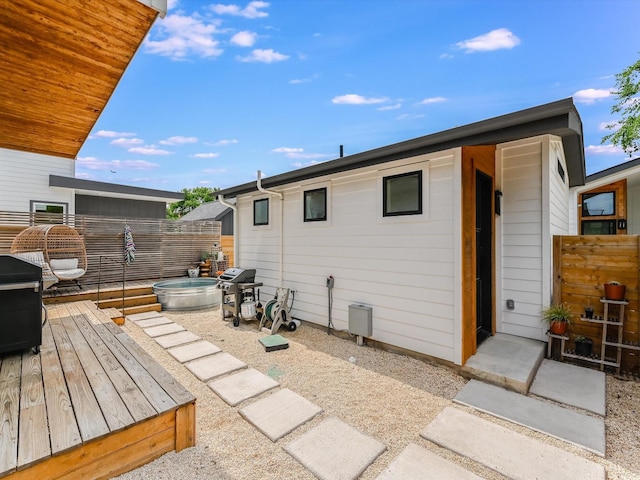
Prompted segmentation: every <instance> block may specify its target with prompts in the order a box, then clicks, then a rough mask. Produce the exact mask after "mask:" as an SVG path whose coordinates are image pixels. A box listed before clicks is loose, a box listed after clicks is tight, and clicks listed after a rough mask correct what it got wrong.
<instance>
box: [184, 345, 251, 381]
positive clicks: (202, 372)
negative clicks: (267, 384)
mask: <svg viewBox="0 0 640 480" xmlns="http://www.w3.org/2000/svg"><path fill="white" fill-rule="evenodd" d="M184 366H185V367H187V369H188V370H189V371H190V372H191V373H193V374H194V375H195V376H196V377H198V378H199V379H200V380H202V381H203V382H208V381H209V380H213V379H214V378H216V377H219V376H221V375H225V374H227V373H231V372H235V371H236V370H241V369H243V368H247V364H246V363H244V362H243V361H242V360H238V359H237V358H236V357H234V356H233V355H230V354H228V353H225V352H223V353H216V354H215V355H209V356H207V357H202V358H198V359H196V360H192V361H190V362H187V363H185V364H184Z"/></svg>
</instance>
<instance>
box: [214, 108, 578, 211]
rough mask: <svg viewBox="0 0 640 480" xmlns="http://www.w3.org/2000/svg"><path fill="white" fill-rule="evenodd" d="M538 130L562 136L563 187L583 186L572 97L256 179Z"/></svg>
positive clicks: (302, 176) (275, 181)
mask: <svg viewBox="0 0 640 480" xmlns="http://www.w3.org/2000/svg"><path fill="white" fill-rule="evenodd" d="M543 134H553V135H557V136H559V137H562V139H563V145H564V153H565V158H566V159H567V168H568V174H569V182H570V183H569V185H570V186H572V187H574V186H578V185H584V180H585V164H584V145H583V141H582V121H581V120H580V115H579V114H578V111H577V109H576V107H575V105H574V104H573V99H571V98H566V99H564V100H558V101H556V102H552V103H548V104H545V105H540V106H537V107H533V108H529V109H526V110H521V111H518V112H514V113H509V114H507V115H502V116H499V117H494V118H490V119H488V120H482V121H480V122H476V123H470V124H468V125H464V126H461V127H456V128H452V129H449V130H444V131H442V132H438V133H433V134H430V135H425V136H423V137H418V138H415V139H412V140H406V141H404V142H400V143H396V144H393V145H388V146H385V147H380V148H376V149H373V150H368V151H366V152H362V153H357V154H354V155H350V156H347V157H343V158H338V159H335V160H330V161H327V162H324V163H319V164H316V165H312V166H310V167H305V168H301V169H299V170H293V171H290V172H286V173H282V174H279V175H274V176H272V177H267V178H264V179H262V186H263V187H264V188H272V187H277V186H280V185H286V184H288V183H293V182H299V181H303V180H308V179H311V178H316V177H320V176H323V175H331V174H335V173H340V172H346V171H349V170H355V169H357V168H362V167H368V166H372V165H377V164H381V163H386V162H390V161H393V160H399V159H402V158H407V157H412V156H416V155H423V154H426V153H433V152H438V151H441V150H446V149H448V148H457V147H463V146H473V145H495V144H499V143H505V142H510V141H513V140H520V139H522V138H527V137H534V136H536V135H543ZM256 190H257V186H256V182H249V183H245V184H242V185H238V186H235V187H230V188H226V189H223V190H220V191H219V192H218V194H219V195H224V196H225V197H229V198H233V197H236V196H238V195H241V194H243V193H249V192H253V191H256Z"/></svg>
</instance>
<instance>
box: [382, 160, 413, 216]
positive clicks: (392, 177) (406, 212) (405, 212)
mask: <svg viewBox="0 0 640 480" xmlns="http://www.w3.org/2000/svg"><path fill="white" fill-rule="evenodd" d="M412 176H415V177H417V179H418V208H416V209H414V210H402V211H394V212H389V211H387V200H388V196H389V192H388V188H389V182H390V181H392V180H395V179H398V178H406V177H412ZM422 195H423V190H422V170H415V171H412V172H406V173H400V174H398V175H389V176H387V177H383V178H382V216H383V217H399V216H404V215H422Z"/></svg>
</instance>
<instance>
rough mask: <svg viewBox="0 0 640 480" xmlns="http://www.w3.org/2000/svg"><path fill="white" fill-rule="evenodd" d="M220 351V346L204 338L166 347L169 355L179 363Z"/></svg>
mask: <svg viewBox="0 0 640 480" xmlns="http://www.w3.org/2000/svg"><path fill="white" fill-rule="evenodd" d="M221 351H222V349H221V348H220V347H218V346H217V345H214V344H213V343H209V342H207V341H206V340H202V341H200V342H194V343H188V344H186V345H179V346H177V347H172V348H169V349H167V352H169V353H170V354H171V356H172V357H173V358H175V359H176V360H178V361H179V362H180V363H185V362H189V361H191V360H195V359H196V358H200V357H206V356H207V355H213V354H214V353H219V352H221Z"/></svg>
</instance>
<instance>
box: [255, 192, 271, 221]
mask: <svg viewBox="0 0 640 480" xmlns="http://www.w3.org/2000/svg"><path fill="white" fill-rule="evenodd" d="M253 224H254V225H269V199H268V198H262V199H260V200H255V201H254V202H253Z"/></svg>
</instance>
